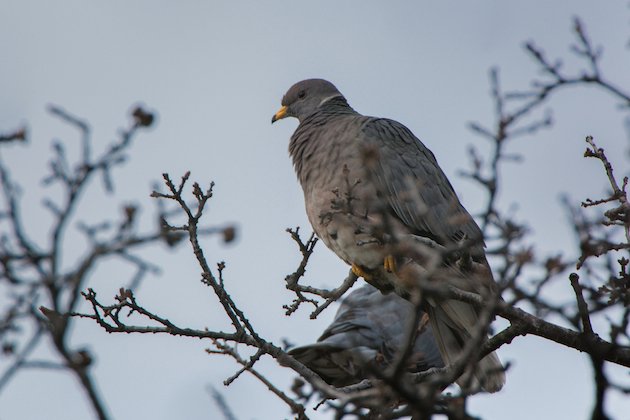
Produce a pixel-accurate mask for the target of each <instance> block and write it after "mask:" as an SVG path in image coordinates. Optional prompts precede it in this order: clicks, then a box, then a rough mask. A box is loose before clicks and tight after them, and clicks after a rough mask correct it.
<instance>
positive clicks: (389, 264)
mask: <svg viewBox="0 0 630 420" xmlns="http://www.w3.org/2000/svg"><path fill="white" fill-rule="evenodd" d="M383 267H384V268H385V270H387V272H388V273H396V271H397V269H396V260H395V259H394V256H393V255H388V256H386V257H385V259H384V260H383Z"/></svg>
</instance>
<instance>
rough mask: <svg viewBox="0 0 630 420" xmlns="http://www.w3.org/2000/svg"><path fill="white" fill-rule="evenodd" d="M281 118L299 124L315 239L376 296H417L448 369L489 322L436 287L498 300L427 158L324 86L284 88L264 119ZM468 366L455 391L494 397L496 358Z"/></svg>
mask: <svg viewBox="0 0 630 420" xmlns="http://www.w3.org/2000/svg"><path fill="white" fill-rule="evenodd" d="M286 117H295V118H297V119H298V120H299V126H298V127H297V129H296V130H295V132H294V133H293V135H292V136H291V141H290V144H289V153H290V155H291V157H292V159H293V165H294V167H295V171H296V173H297V176H298V179H299V181H300V184H301V185H302V189H303V191H304V200H305V205H306V213H307V215H308V218H309V221H310V223H311V225H312V226H313V229H314V230H315V232H316V234H317V236H319V237H320V238H321V240H322V241H323V242H324V243H325V244H326V246H327V247H328V248H330V249H331V250H332V251H333V252H335V254H337V256H339V257H340V258H341V259H342V260H343V261H345V262H346V263H348V264H349V265H350V266H351V267H352V271H353V272H354V273H355V274H356V275H358V276H361V277H363V278H365V280H366V281H367V282H369V283H371V284H372V285H374V286H375V287H377V288H379V289H380V290H381V291H383V292H389V291H392V290H393V291H395V292H396V293H398V294H399V295H401V296H403V297H405V298H407V299H410V300H415V299H422V302H423V304H424V308H425V310H426V312H427V313H428V314H429V318H430V322H431V327H432V329H433V333H434V335H435V338H436V341H437V343H438V346H439V348H440V352H441V355H442V359H443V360H444V362H445V363H446V364H452V363H453V362H454V361H455V360H457V357H458V356H459V355H460V354H461V352H462V349H463V348H464V347H465V345H466V343H467V342H469V341H471V339H473V338H474V337H480V335H479V334H480V333H481V334H484V335H485V334H486V332H485V329H484V327H486V325H484V324H485V323H484V322H480V316H481V314H482V311H481V310H480V309H479V308H477V307H475V306H473V305H472V304H469V303H466V302H462V301H459V300H454V299H452V298H449V297H448V296H446V295H445V294H444V289H443V286H444V285H452V286H456V287H458V288H460V289H463V290H465V291H468V292H474V293H478V294H480V295H481V296H482V297H484V299H486V300H487V301H488V302H491V301H492V299H494V301H496V299H498V298H497V297H496V296H497V291H496V289H497V288H496V284H495V282H494V279H493V277H492V271H491V270H490V267H489V265H488V262H487V260H486V256H485V251H484V246H485V245H484V242H483V235H482V232H481V230H480V229H479V227H478V226H477V224H476V223H475V221H474V220H473V218H472V217H471V216H470V214H469V213H468V212H467V211H466V209H464V207H463V206H462V204H461V203H460V201H459V199H458V197H457V194H456V193H455V191H454V189H453V187H452V186H451V184H450V182H449V181H448V179H447V178H446V175H445V174H444V172H443V171H442V170H441V169H440V167H439V165H438V163H437V161H436V159H435V156H434V155H433V153H432V152H431V151H430V150H429V149H428V148H427V147H426V146H425V145H424V144H423V143H422V142H421V141H420V140H419V139H418V138H417V137H416V136H414V135H413V133H412V132H411V131H410V130H409V129H408V128H407V127H405V126H404V125H402V124H400V123H398V122H396V121H393V120H390V119H386V118H375V117H368V116H364V115H361V114H359V113H358V112H356V111H355V110H354V109H352V108H351V107H350V105H348V102H347V101H346V98H344V96H343V95H342V94H341V93H340V92H339V90H337V88H336V87H335V86H334V85H333V84H332V83H330V82H328V81H326V80H322V79H308V80H303V81H301V82H298V83H296V84H295V85H293V86H292V87H291V88H290V89H289V90H288V91H287V93H286V94H285V95H284V97H283V98H282V107H281V108H280V110H279V111H278V112H277V113H276V114H275V115H274V116H273V118H272V120H271V122H272V123H273V122H275V121H277V120H280V119H283V118H286ZM441 286H442V288H441ZM471 369H472V370H468V372H469V373H470V374H469V375H463V376H461V377H460V378H459V379H458V383H459V384H460V385H466V386H470V387H477V386H481V387H482V388H483V389H484V390H486V391H488V392H496V391H498V390H500V389H501V387H502V386H503V384H504V383H505V372H504V369H503V366H502V364H501V362H500V361H499V358H498V356H497V355H496V354H495V353H494V352H493V353H490V354H488V355H486V356H485V357H483V358H481V359H480V360H479V361H478V362H477V363H476V365H475V366H474V368H471ZM465 373H466V372H465ZM464 377H466V378H467V379H466V380H465V381H464V380H463V379H462V378H464ZM471 378H472V379H471Z"/></svg>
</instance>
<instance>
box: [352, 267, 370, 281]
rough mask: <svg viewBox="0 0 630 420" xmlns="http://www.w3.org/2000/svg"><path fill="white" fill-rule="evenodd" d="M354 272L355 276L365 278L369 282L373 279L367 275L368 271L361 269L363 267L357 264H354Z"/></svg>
mask: <svg viewBox="0 0 630 420" xmlns="http://www.w3.org/2000/svg"><path fill="white" fill-rule="evenodd" d="M352 272H353V273H354V275H355V276H357V277H363V278H364V279H366V280H369V279H370V278H372V276H370V275H369V274H368V273H367V271H365V270H364V269H363V268H361V266H359V265H356V264H352Z"/></svg>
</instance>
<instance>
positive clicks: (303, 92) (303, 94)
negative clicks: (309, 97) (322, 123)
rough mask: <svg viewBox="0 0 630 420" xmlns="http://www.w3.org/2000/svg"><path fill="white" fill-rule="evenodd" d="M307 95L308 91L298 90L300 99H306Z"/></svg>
mask: <svg viewBox="0 0 630 420" xmlns="http://www.w3.org/2000/svg"><path fill="white" fill-rule="evenodd" d="M305 96H306V92H305V91H303V90H301V91H299V92H298V98H299V99H304V97H305Z"/></svg>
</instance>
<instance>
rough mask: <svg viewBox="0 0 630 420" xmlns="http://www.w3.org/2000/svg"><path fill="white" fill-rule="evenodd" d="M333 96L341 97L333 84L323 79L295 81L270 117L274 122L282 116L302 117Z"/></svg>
mask: <svg viewBox="0 0 630 420" xmlns="http://www.w3.org/2000/svg"><path fill="white" fill-rule="evenodd" d="M333 98H343V95H342V94H341V92H339V91H338V90H337V88H336V87H335V85H333V84H332V83H330V82H329V81H327V80H324V79H307V80H302V81H301V82H297V83H296V84H294V85H293V86H291V88H290V89H289V90H288V91H287V93H286V94H285V95H284V97H283V98H282V107H281V108H280V110H278V112H276V113H275V114H274V116H273V117H272V118H271V122H272V123H274V122H276V121H278V120H281V119H282V118H286V117H295V118H297V119H298V120H300V122H301V121H303V120H304V118H306V117H308V116H309V115H311V114H313V113H314V112H316V111H317V110H318V109H319V108H320V107H321V106H322V105H324V104H326V103H327V102H328V101H330V100H331V99H333Z"/></svg>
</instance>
